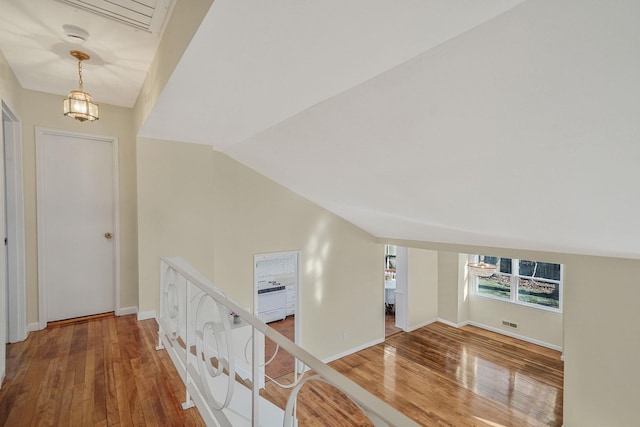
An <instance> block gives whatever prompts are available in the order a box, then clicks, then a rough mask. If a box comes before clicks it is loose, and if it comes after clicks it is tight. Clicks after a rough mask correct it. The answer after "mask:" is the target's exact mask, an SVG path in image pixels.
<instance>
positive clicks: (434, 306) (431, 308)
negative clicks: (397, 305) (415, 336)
mask: <svg viewBox="0 0 640 427" xmlns="http://www.w3.org/2000/svg"><path fill="white" fill-rule="evenodd" d="M408 258H409V259H408V264H409V271H408V286H407V306H408V307H407V327H408V330H413V329H415V328H416V327H419V326H421V325H424V324H425V323H427V322H430V321H432V320H435V319H437V317H438V252H436V251H429V250H426V249H416V248H408Z"/></svg>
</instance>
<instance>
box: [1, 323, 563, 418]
mask: <svg viewBox="0 0 640 427" xmlns="http://www.w3.org/2000/svg"><path fill="white" fill-rule="evenodd" d="M156 343H157V324H156V323H155V321H154V320H145V321H142V322H137V321H136V319H135V316H122V317H118V318H116V317H106V318H100V319H94V320H90V321H85V322H81V323H74V324H70V325H64V326H59V327H50V328H48V329H46V330H44V331H38V332H33V333H31V334H30V336H29V338H28V339H27V340H26V341H24V342H22V343H16V344H10V345H8V346H7V372H6V376H7V377H6V379H5V382H4V384H3V386H2V389H0V425H6V426H29V425H32V426H49V425H50V426H73V425H79V426H92V425H95V426H107V425H108V426H128V425H140V426H143V425H177V426H183V425H188V426H201V425H204V423H203V421H202V419H201V417H200V416H199V414H198V412H197V410H195V409H189V410H187V411H183V410H182V408H181V407H180V403H181V402H182V401H183V400H184V386H183V385H182V381H181V380H180V378H179V377H178V376H177V372H176V371H175V369H174V368H173V365H172V364H171V361H170V360H169V357H168V355H167V353H166V352H165V351H156V350H155V348H154V347H155V345H156ZM559 358H560V354H559V353H558V352H556V351H553V350H549V349H546V348H543V347H539V346H535V345H533V344H528V343H524V342H522V341H518V340H514V339H511V338H508V337H505V336H502V335H499V334H494V333H492V332H487V331H484V330H482V329H478V328H474V327H471V326H467V327H464V328H460V329H456V328H452V327H449V326H446V325H443V324H441V323H435V324H432V325H429V326H426V327H424V328H421V329H418V330H417V331H414V332H411V333H404V332H403V333H399V334H396V335H393V336H392V337H390V338H388V339H387V340H386V341H385V342H384V343H382V344H379V345H376V346H373V347H370V348H368V349H365V350H363V351H360V352H358V353H355V354H352V355H350V356H347V357H344V358H342V359H340V360H337V361H335V362H332V363H331V364H330V366H332V367H333V368H334V369H336V370H337V371H339V372H342V373H343V374H344V375H346V376H347V377H349V378H351V379H352V380H353V381H355V382H357V383H359V384H360V385H362V386H363V387H365V388H366V389H368V390H369V391H370V392H372V393H373V394H374V395H377V396H378V397H380V398H381V399H383V400H385V401H386V402H388V403H389V404H390V405H391V406H394V407H396V408H397V409H398V410H400V411H401V412H403V413H404V414H405V415H407V416H409V417H410V418H412V419H414V420H415V421H416V422H418V423H419V424H421V425H424V426H491V427H499V426H542V425H550V426H560V425H562V398H563V396H562V393H563V391H562V381H563V366H562V365H563V363H562V362H561V361H560V360H559ZM274 387H275V386H273V384H271V383H267V389H266V390H264V391H263V392H262V394H263V395H268V396H269V398H270V399H272V400H273V401H275V402H279V403H281V404H282V402H284V401H285V399H286V397H287V394H288V391H284V390H281V389H276V388H274ZM338 396H339V393H338V392H337V391H335V390H331V388H330V387H329V386H326V385H322V384H319V383H308V385H305V387H304V388H303V390H302V391H301V392H300V395H299V403H298V418H299V421H300V425H301V426H325V425H331V426H353V425H355V426H365V425H370V424H369V423H368V422H367V421H366V420H364V418H363V417H362V416H361V415H360V414H359V413H358V410H357V408H355V407H354V406H349V405H346V404H345V403H344V402H343V401H342V400H340V399H339V397H338Z"/></svg>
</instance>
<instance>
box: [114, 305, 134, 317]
mask: <svg viewBox="0 0 640 427" xmlns="http://www.w3.org/2000/svg"><path fill="white" fill-rule="evenodd" d="M129 314H138V307H135V306H134V307H124V308H121V309H120V310H118V311H116V316H127V315H129Z"/></svg>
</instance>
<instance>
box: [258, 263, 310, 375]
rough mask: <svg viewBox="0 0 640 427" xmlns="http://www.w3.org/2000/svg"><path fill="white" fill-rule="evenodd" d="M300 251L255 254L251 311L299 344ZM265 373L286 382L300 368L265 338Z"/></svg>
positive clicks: (288, 355)
mask: <svg viewBox="0 0 640 427" xmlns="http://www.w3.org/2000/svg"><path fill="white" fill-rule="evenodd" d="M299 262H300V252H298V251H290V252H272V253H265V254H257V255H254V282H255V295H254V298H255V299H254V301H255V303H254V313H255V315H256V316H258V318H259V319H260V320H262V321H263V322H265V323H268V324H269V326H270V327H271V328H273V329H275V330H276V331H277V332H279V333H281V334H282V335H284V336H285V337H287V338H288V339H289V340H291V341H293V342H295V343H297V344H299V343H300V326H299V325H300V323H299V322H300V317H299V310H298V296H299V273H298V272H299ZM264 355H265V360H266V362H267V363H266V366H265V376H266V377H267V379H268V380H274V381H278V382H281V380H283V381H282V382H284V383H288V382H289V380H288V378H293V377H294V376H295V375H297V374H298V372H299V369H300V367H299V366H297V365H298V364H297V363H296V361H295V358H294V357H293V356H292V355H290V354H289V353H287V352H286V351H285V350H283V349H281V348H280V349H278V348H277V346H276V344H275V343H274V342H273V341H271V340H269V339H268V338H266V339H265V351H264Z"/></svg>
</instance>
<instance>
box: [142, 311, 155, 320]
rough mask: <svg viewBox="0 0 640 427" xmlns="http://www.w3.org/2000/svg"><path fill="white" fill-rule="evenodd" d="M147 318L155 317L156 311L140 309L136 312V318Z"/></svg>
mask: <svg viewBox="0 0 640 427" xmlns="http://www.w3.org/2000/svg"><path fill="white" fill-rule="evenodd" d="M148 319H157V316H156V311H155V310H149V311H141V312H139V313H138V320H148Z"/></svg>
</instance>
